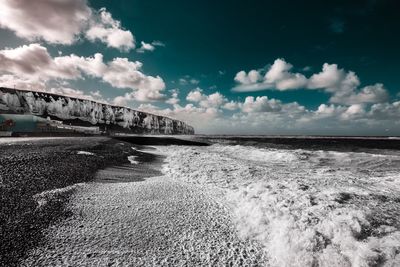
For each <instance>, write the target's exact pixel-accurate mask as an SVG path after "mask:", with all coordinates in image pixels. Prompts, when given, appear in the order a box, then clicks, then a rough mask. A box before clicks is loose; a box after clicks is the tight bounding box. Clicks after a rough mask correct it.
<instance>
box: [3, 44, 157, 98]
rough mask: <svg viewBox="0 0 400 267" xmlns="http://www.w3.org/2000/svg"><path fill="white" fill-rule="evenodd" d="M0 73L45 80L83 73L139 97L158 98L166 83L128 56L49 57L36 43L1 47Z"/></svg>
mask: <svg viewBox="0 0 400 267" xmlns="http://www.w3.org/2000/svg"><path fill="white" fill-rule="evenodd" d="M0 59H1V60H0V74H4V75H14V76H18V77H20V79H25V80H27V81H30V82H46V81H48V80H52V79H55V80H63V79H66V80H74V79H80V78H82V77H83V75H87V76H92V77H97V78H100V79H102V80H103V81H104V82H106V83H108V84H110V85H112V86H113V87H116V88H129V89H132V90H133V92H132V94H131V95H130V97H131V98H134V99H136V100H139V101H154V100H161V99H163V98H164V97H165V96H164V95H163V94H162V91H163V90H164V89H165V83H164V81H163V79H162V78H161V77H159V76H156V77H153V76H149V75H145V74H144V73H142V72H141V67H142V65H143V64H142V63H141V62H139V61H135V62H132V61H129V60H128V59H127V58H114V59H113V60H112V61H110V62H104V60H103V55H102V54H100V53H97V54H95V55H94V56H93V57H79V56H76V55H73V54H72V55H68V56H58V57H55V58H52V57H51V56H50V54H49V53H48V51H47V49H46V48H45V47H43V46H41V45H39V44H31V45H29V46H26V45H25V46H21V47H18V48H15V49H5V50H0Z"/></svg>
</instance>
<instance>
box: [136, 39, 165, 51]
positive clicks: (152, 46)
mask: <svg viewBox="0 0 400 267" xmlns="http://www.w3.org/2000/svg"><path fill="white" fill-rule="evenodd" d="M140 44H141V47H140V48H138V49H136V51H137V52H138V53H145V52H152V51H154V50H155V49H156V46H165V44H164V43H162V42H160V41H153V42H151V43H146V42H143V41H142V42H141V43H140Z"/></svg>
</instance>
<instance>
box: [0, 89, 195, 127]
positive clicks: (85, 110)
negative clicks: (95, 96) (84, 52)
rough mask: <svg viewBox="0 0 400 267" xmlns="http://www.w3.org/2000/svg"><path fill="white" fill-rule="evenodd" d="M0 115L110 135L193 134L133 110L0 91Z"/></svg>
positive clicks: (180, 124)
mask: <svg viewBox="0 0 400 267" xmlns="http://www.w3.org/2000/svg"><path fill="white" fill-rule="evenodd" d="M0 113H6V114H32V115H36V116H40V117H43V118H47V117H51V118H53V119H56V120H62V121H64V122H67V123H71V124H74V125H87V126H92V125H96V126H99V127H101V128H102V129H107V130H108V131H113V132H127V133H139V134H140V133H147V134H194V129H193V127H191V126H189V125H187V124H186V123H184V122H182V121H178V120H173V119H170V118H167V117H163V116H157V115H153V114H149V113H145V112H141V111H137V110H134V109H130V108H126V107H119V106H112V105H108V104H102V103H99V102H95V101H91V100H84V99H77V98H72V97H68V96H61V95H55V94H49V93H44V92H34V91H24V90H16V89H10V88H4V87H0Z"/></svg>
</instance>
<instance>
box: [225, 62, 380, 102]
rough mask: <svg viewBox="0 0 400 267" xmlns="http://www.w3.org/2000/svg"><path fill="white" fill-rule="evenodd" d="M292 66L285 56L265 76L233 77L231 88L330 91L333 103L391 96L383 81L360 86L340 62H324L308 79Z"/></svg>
mask: <svg viewBox="0 0 400 267" xmlns="http://www.w3.org/2000/svg"><path fill="white" fill-rule="evenodd" d="M292 69H293V65H292V64H290V63H287V62H286V61H285V60H284V59H276V60H275V62H274V63H273V64H272V65H271V66H270V67H269V68H268V69H267V70H266V71H265V74H264V75H262V73H261V71H257V70H251V71H249V72H248V73H246V72H245V71H240V72H238V73H237V74H236V76H235V78H234V80H235V81H236V82H237V83H238V85H237V86H235V87H234V88H233V89H232V90H233V91H236V92H252V91H259V90H266V89H271V90H280V91H285V90H294V89H320V90H323V91H325V92H327V93H329V94H331V95H332V96H331V98H330V102H331V103H339V104H346V105H352V104H362V103H379V102H385V101H387V99H388V93H387V91H386V89H385V88H384V86H383V85H382V84H380V83H377V84H375V85H369V86H365V87H363V88H359V86H360V80H359V78H358V76H357V75H356V74H355V73H354V72H352V71H349V72H346V71H345V70H344V69H339V68H338V65H337V64H328V63H325V64H323V66H322V71H321V72H319V73H315V74H312V75H311V76H310V77H309V78H307V77H305V76H304V75H303V74H301V73H293V72H291V70H292Z"/></svg>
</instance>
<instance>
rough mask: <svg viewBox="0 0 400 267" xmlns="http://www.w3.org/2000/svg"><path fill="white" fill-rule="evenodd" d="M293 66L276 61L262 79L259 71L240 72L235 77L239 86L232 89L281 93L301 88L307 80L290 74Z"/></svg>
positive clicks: (299, 75)
mask: <svg viewBox="0 0 400 267" xmlns="http://www.w3.org/2000/svg"><path fill="white" fill-rule="evenodd" d="M292 68H293V66H292V65H291V64H290V63H287V62H286V61H285V60H284V59H280V58H278V59H276V60H275V61H274V63H273V64H272V65H271V66H270V67H269V69H268V70H267V71H266V73H265V75H264V77H263V76H262V75H261V73H260V72H259V71H256V70H251V71H249V73H248V74H246V72H245V71H240V72H238V73H237V74H236V76H235V81H236V82H238V83H239V84H240V85H238V86H236V87H235V88H233V90H234V91H237V92H248V91H258V90H265V89H277V90H281V91H285V90H290V89H298V88H303V87H305V86H306V84H307V78H306V77H305V76H304V75H302V74H300V73H291V72H290V70H291V69H292Z"/></svg>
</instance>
